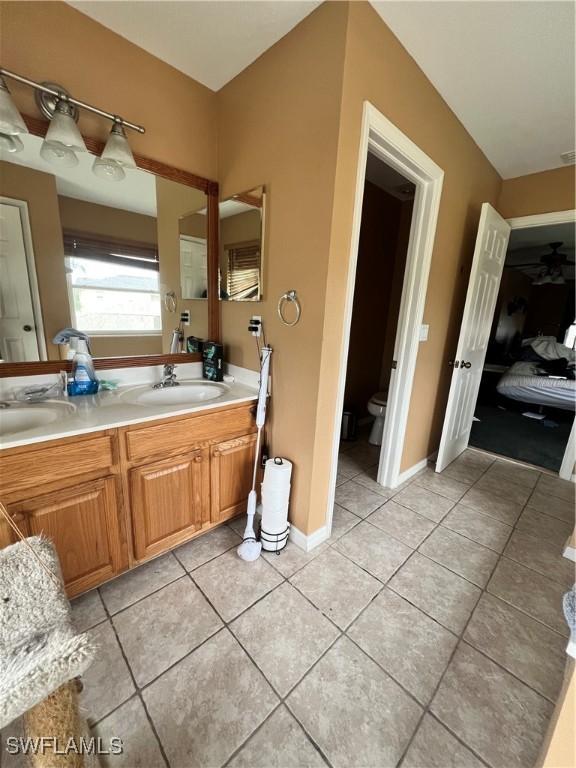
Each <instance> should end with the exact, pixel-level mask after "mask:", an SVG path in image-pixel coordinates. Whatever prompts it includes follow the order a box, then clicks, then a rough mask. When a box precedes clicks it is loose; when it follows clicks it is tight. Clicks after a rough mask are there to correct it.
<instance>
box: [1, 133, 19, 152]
mask: <svg viewBox="0 0 576 768" xmlns="http://www.w3.org/2000/svg"><path fill="white" fill-rule="evenodd" d="M23 149H24V143H23V142H22V139H19V138H18V136H9V135H8V134H7V133H0V150H2V151H3V152H22V150H23Z"/></svg>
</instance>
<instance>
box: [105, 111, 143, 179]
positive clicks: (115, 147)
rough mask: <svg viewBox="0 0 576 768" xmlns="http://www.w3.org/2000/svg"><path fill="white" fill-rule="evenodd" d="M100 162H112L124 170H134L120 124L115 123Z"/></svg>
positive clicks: (134, 163) (130, 151)
mask: <svg viewBox="0 0 576 768" xmlns="http://www.w3.org/2000/svg"><path fill="white" fill-rule="evenodd" d="M102 160H113V161H114V162H116V163H118V164H119V165H121V166H123V167H124V168H136V161H135V160H134V155H133V154H132V150H131V149H130V144H128V139H127V138H126V132H125V131H124V126H123V125H122V123H120V122H117V121H115V122H114V124H113V126H112V130H111V131H110V136H108V141H107V142H106V146H105V147H104V151H103V152H102Z"/></svg>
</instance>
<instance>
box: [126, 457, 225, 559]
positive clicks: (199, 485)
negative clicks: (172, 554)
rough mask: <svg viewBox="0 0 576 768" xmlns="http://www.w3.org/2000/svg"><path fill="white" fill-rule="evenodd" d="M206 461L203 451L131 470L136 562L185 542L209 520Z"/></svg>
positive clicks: (208, 484) (208, 486) (208, 475)
mask: <svg viewBox="0 0 576 768" xmlns="http://www.w3.org/2000/svg"><path fill="white" fill-rule="evenodd" d="M208 459H209V453H208V449H207V448H204V449H198V450H196V451H194V452H192V453H189V454H186V455H184V456H176V457H174V458H172V459H167V460H165V461H156V462H154V463H152V464H146V465H145V466H143V467H137V468H135V469H132V470H131V471H130V489H131V497H132V498H131V507H132V527H133V533H134V549H135V555H136V559H137V560H143V559H144V558H147V557H152V556H153V555H157V554H159V553H160V552H164V551H165V550H166V549H170V548H171V547H174V546H176V545H177V544H180V543H181V542H183V541H186V539H188V538H190V536H191V535H192V534H193V533H194V532H195V531H197V530H199V529H200V528H201V527H202V524H203V523H204V522H207V521H208V514H209V504H208V499H209V494H210V481H209V477H210V474H209V467H208Z"/></svg>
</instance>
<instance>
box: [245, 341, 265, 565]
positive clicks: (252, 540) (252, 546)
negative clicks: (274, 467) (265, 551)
mask: <svg viewBox="0 0 576 768" xmlns="http://www.w3.org/2000/svg"><path fill="white" fill-rule="evenodd" d="M271 355H272V349H271V348H270V347H268V346H266V347H262V355H261V360H260V387H259V391H258V406H257V408H256V427H257V429H258V436H257V438H256V453H255V455H254V470H253V472H252V490H251V491H250V493H249V494H248V507H247V510H246V517H247V519H246V528H245V529H244V536H243V541H242V544H240V546H239V547H238V550H237V552H238V557H241V558H242V560H247V561H252V560H257V559H258V558H259V557H260V552H261V550H262V544H261V543H260V542H259V541H258V540H257V539H256V533H255V532H254V515H255V514H256V500H257V496H256V477H257V474H258V464H259V462H260V440H261V437H262V428H263V426H264V423H265V421H266V398H267V397H268V374H269V371H270V356H271Z"/></svg>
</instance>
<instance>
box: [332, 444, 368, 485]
mask: <svg viewBox="0 0 576 768" xmlns="http://www.w3.org/2000/svg"><path fill="white" fill-rule="evenodd" d="M349 453H350V451H346V453H343V454H341V455H340V456H338V472H339V473H340V475H342V476H343V477H347V478H348V479H350V478H351V477H355V476H356V475H359V474H360V472H362V470H363V469H364V468H365V467H364V466H363V465H362V464H360V463H359V462H358V460H357V459H354V458H352V457H351V456H349V455H348V454H349Z"/></svg>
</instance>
